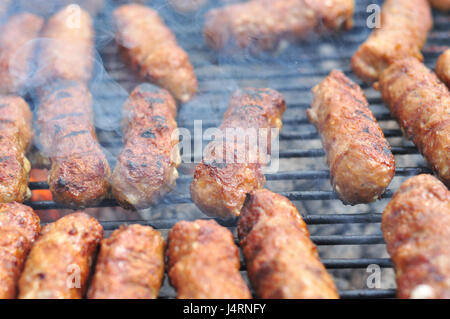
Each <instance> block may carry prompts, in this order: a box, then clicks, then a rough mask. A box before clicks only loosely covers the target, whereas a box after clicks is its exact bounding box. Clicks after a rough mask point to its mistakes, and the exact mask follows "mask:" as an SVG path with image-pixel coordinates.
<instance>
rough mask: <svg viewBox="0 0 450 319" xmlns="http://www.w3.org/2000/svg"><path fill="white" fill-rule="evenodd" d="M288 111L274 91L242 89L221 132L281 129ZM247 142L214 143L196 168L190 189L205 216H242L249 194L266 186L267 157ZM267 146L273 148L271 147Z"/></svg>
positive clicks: (225, 118)
mask: <svg viewBox="0 0 450 319" xmlns="http://www.w3.org/2000/svg"><path fill="white" fill-rule="evenodd" d="M285 110H286V103H285V101H284V98H283V96H282V95H281V94H280V93H279V92H277V91H275V90H271V89H254V88H246V89H243V90H239V91H237V92H235V93H234V94H233V96H232V97H231V100H230V105H229V107H228V110H227V111H226V113H225V115H224V121H223V122H222V124H221V125H220V127H219V129H220V130H221V131H222V132H223V134H224V136H226V134H227V133H226V132H227V129H253V128H255V129H268V130H269V131H270V129H272V128H273V129H278V130H279V129H281V126H282V122H281V117H282V115H283V113H284V111H285ZM244 143H245V142H244ZM244 143H242V141H241V142H238V141H226V140H224V142H223V143H222V142H221V141H213V142H211V143H209V144H208V146H207V147H206V150H205V156H204V158H203V161H202V163H200V164H198V165H197V167H196V169H195V173H194V181H193V182H192V184H191V188H190V191H191V197H192V199H193V201H194V202H195V204H196V205H197V206H198V207H199V208H200V209H201V210H202V211H203V212H204V213H205V214H207V215H211V216H217V217H220V218H229V217H233V216H239V214H240V210H241V208H242V205H243V204H244V200H245V196H246V195H247V193H249V192H250V191H252V190H253V189H258V188H262V187H263V186H264V183H265V178H264V174H263V165H264V156H266V154H265V153H264V154H261V152H259V151H260V150H259V149H260V148H262V147H259V145H248V144H247V143H246V145H244ZM257 144H258V143H257ZM268 144H269V143H268ZM261 146H262V145H261ZM267 146H268V147H267V148H268V149H270V145H267ZM240 150H244V151H245V153H246V157H245V158H244V157H243V156H241V155H242V152H241V151H240ZM262 151H263V152H264V150H262ZM230 159H231V162H230Z"/></svg>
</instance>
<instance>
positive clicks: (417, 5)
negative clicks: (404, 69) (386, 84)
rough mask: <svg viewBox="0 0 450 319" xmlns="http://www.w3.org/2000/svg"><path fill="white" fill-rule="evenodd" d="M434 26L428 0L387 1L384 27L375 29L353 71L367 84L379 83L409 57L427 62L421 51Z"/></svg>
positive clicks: (382, 11) (358, 56)
mask: <svg viewBox="0 0 450 319" xmlns="http://www.w3.org/2000/svg"><path fill="white" fill-rule="evenodd" d="M432 26H433V18H432V16H431V8H430V5H429V3H428V1H427V0H386V1H385V2H384V5H383V7H382V10H381V28H379V29H375V30H374V31H373V32H372V34H371V35H370V37H369V38H368V39H367V40H366V42H364V43H363V44H362V45H361V46H360V47H359V49H358V51H356V53H355V55H354V56H353V58H352V63H351V64H352V69H353V72H355V74H356V75H357V76H358V77H359V78H361V79H362V80H364V81H367V82H374V81H376V80H378V78H379V77H380V75H381V72H383V70H385V69H386V68H387V67H388V66H389V65H390V64H391V63H393V62H395V61H397V60H401V59H404V58H407V57H415V58H417V59H419V60H421V61H422V60H423V57H422V54H421V52H420V50H421V49H422V47H423V46H424V44H425V42H426V39H427V35H428V32H429V31H430V30H431V28H432Z"/></svg>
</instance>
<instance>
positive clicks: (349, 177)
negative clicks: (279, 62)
mask: <svg viewBox="0 0 450 319" xmlns="http://www.w3.org/2000/svg"><path fill="white" fill-rule="evenodd" d="M313 93H314V101H313V102H312V104H311V108H310V109H308V110H307V116H308V119H309V121H310V122H311V123H312V124H314V125H315V126H316V128H317V130H318V131H319V133H320V136H321V138H322V144H323V147H324V149H325V152H326V155H327V164H328V165H329V166H330V177H331V185H332V186H333V189H334V190H335V191H336V192H337V193H338V195H339V197H340V198H341V200H342V201H343V202H344V203H346V204H351V205H355V204H360V203H370V202H373V201H375V200H376V199H377V198H379V197H380V196H381V194H383V193H384V191H385V190H386V188H387V186H388V185H389V183H390V182H391V180H392V178H393V177H394V174H395V159H394V156H393V155H392V153H391V147H390V145H389V143H388V142H387V140H386V138H385V137H384V134H383V131H382V130H381V128H380V126H379V125H378V123H377V121H376V119H375V117H374V116H373V114H372V112H371V111H370V109H369V103H368V102H367V99H366V97H365V95H364V92H363V90H361V88H360V87H359V86H358V85H357V84H356V83H354V82H353V81H351V80H350V79H349V78H347V77H346V76H345V75H344V74H343V73H342V72H341V71H336V70H334V71H332V72H331V73H330V75H329V76H328V77H327V78H325V80H323V81H322V82H321V83H320V84H318V85H317V86H316V87H314V88H313Z"/></svg>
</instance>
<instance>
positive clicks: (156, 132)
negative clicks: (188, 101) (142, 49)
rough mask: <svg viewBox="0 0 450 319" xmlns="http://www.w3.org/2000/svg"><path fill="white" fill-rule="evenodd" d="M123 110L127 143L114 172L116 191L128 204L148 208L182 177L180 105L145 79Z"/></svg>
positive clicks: (127, 206) (117, 196)
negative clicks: (179, 135)
mask: <svg viewBox="0 0 450 319" xmlns="http://www.w3.org/2000/svg"><path fill="white" fill-rule="evenodd" d="M123 113H124V120H123V126H124V128H123V132H124V141H125V147H124V148H123V150H122V152H121V153H120V155H119V158H118V161H117V164H116V167H115V169H114V172H113V175H112V190H113V194H114V196H115V197H116V199H117V200H118V201H119V203H120V204H121V205H122V206H124V207H126V208H130V207H131V208H148V207H149V206H151V205H154V204H155V203H156V202H157V201H158V200H159V199H160V198H161V197H162V196H163V195H164V194H166V193H167V192H169V191H170V190H171V189H173V188H174V187H175V184H176V179H177V177H178V172H177V167H178V166H179V165H180V162H181V159H180V152H179V150H178V146H177V145H178V136H176V137H175V136H172V135H174V133H175V130H176V129H177V122H176V115H177V105H176V102H175V100H174V99H173V97H172V96H171V95H170V93H169V92H167V91H166V90H163V89H159V88H158V87H156V86H153V85H151V84H147V83H145V84H141V85H139V86H138V87H137V88H136V89H135V90H134V91H133V92H132V93H131V94H130V97H129V98H128V100H127V101H126V102H125V105H124V106H123Z"/></svg>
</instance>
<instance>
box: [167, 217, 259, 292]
mask: <svg viewBox="0 0 450 319" xmlns="http://www.w3.org/2000/svg"><path fill="white" fill-rule="evenodd" d="M166 255H167V262H168V275H169V280H170V284H171V285H172V286H173V287H174V288H175V289H176V290H177V298H179V299H248V298H251V294H250V291H249V289H248V287H247V285H246V284H245V281H244V279H243V278H242V276H241V274H240V273H239V268H240V265H239V264H240V263H239V250H238V248H237V246H236V245H235V244H234V240H233V235H232V234H231V232H230V231H229V230H228V229H226V228H225V227H222V226H220V225H219V224H217V223H216V222H215V221H213V220H209V221H206V220H197V221H195V222H186V221H182V222H178V223H177V224H176V225H175V226H174V227H173V228H172V230H171V231H170V233H169V239H168V248H167V251H166Z"/></svg>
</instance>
